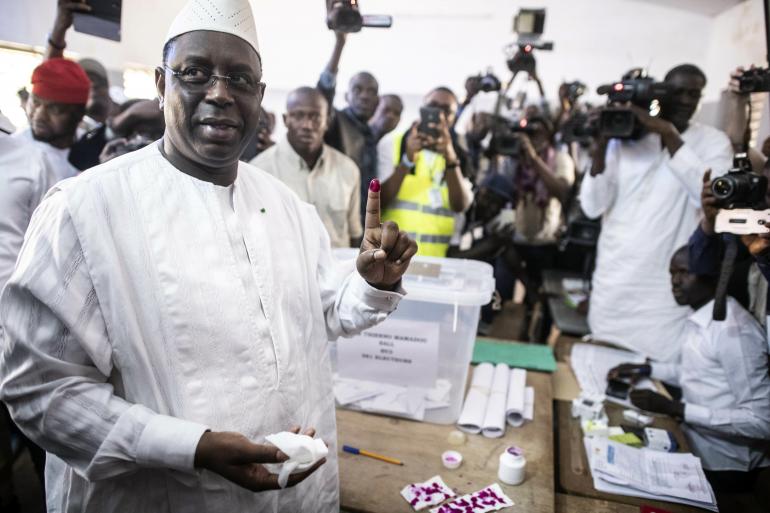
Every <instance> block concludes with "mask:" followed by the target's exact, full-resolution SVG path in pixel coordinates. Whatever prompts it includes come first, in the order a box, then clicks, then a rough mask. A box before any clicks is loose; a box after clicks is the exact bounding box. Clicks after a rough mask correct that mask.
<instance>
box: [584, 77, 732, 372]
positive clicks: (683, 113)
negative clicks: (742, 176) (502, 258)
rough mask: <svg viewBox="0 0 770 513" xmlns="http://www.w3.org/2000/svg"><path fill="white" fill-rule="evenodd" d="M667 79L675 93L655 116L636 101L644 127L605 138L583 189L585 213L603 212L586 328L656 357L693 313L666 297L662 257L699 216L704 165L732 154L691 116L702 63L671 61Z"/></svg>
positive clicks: (667, 357) (672, 346) (718, 164)
mask: <svg viewBox="0 0 770 513" xmlns="http://www.w3.org/2000/svg"><path fill="white" fill-rule="evenodd" d="M666 82H667V83H668V84H669V85H670V86H671V88H672V94H671V96H670V99H669V100H668V101H666V102H663V104H662V106H661V116H660V117H655V118H654V117H651V116H650V115H649V114H647V113H646V112H644V111H643V110H642V109H639V108H636V109H635V110H636V113H637V118H638V119H639V122H640V124H641V125H643V126H644V128H645V129H646V131H647V133H646V135H644V136H643V137H642V138H640V139H639V140H636V141H620V140H617V139H615V140H612V141H610V142H609V145H608V146H606V145H605V146H603V147H602V148H601V149H600V151H599V154H598V155H597V156H598V158H595V159H594V164H593V169H592V170H591V174H590V176H588V175H587V176H586V177H585V179H584V180H583V183H582V185H581V190H580V205H581V207H582V208H583V211H584V212H585V214H586V215H587V216H588V217H592V218H595V217H601V219H602V231H601V235H600V236H599V243H598V249H597V262H596V270H595V271H594V275H593V282H592V292H591V300H590V307H589V312H588V323H589V325H590V327H591V332H592V334H593V336H594V338H596V339H598V340H603V341H606V342H612V343H614V344H618V345H621V346H625V347H627V348H629V349H631V350H634V351H637V352H639V353H642V354H644V355H645V356H647V357H649V358H652V359H654V360H658V361H671V360H676V359H677V358H678V357H679V350H680V346H681V340H682V338H683V337H682V331H683V330H684V328H685V324H686V322H687V318H688V316H689V310H688V309H687V308H686V307H683V306H679V305H677V304H676V302H675V301H674V299H673V297H672V296H671V286H670V280H669V276H668V263H669V261H670V259H671V256H672V255H673V254H674V251H676V249H677V248H679V247H681V246H683V245H684V244H686V243H687V240H688V239H689V237H690V235H691V234H692V232H693V230H695V227H696V226H697V224H698V212H699V208H700V191H701V188H702V186H703V173H704V172H705V171H706V170H707V169H711V170H712V175H713V176H716V175H721V174H724V173H725V172H726V171H727V170H728V169H729V166H730V163H731V156H732V154H731V146H730V141H729V140H728V139H727V136H726V135H725V134H723V133H722V132H720V131H719V130H716V129H715V128H712V127H709V126H705V125H702V124H700V123H695V122H691V121H690V120H691V118H692V116H693V115H694V114H695V112H696V110H697V107H698V104H699V101H700V96H701V92H702V90H703V88H704V87H705V85H706V77H705V75H704V74H703V72H702V71H700V70H699V69H698V68H696V67H695V66H692V65H682V66H677V67H676V68H674V69H672V70H671V71H670V72H669V73H668V74H667V75H666ZM605 144H606V143H605ZM605 149H606V152H605Z"/></svg>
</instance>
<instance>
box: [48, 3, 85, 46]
mask: <svg viewBox="0 0 770 513" xmlns="http://www.w3.org/2000/svg"><path fill="white" fill-rule="evenodd" d="M76 12H91V6H90V5H88V4H86V3H85V1H80V2H78V1H75V2H73V1H72V0H59V1H58V3H57V6H56V21H55V22H54V24H53V31H52V32H51V39H53V38H54V37H56V36H60V37H61V39H62V40H61V41H56V40H54V43H57V44H60V43H64V41H63V39H64V34H65V33H66V32H67V30H68V29H69V28H70V27H71V26H72V23H73V13H76Z"/></svg>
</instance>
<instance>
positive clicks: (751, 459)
mask: <svg viewBox="0 0 770 513" xmlns="http://www.w3.org/2000/svg"><path fill="white" fill-rule="evenodd" d="M713 308H714V302H713V301H711V302H710V303H709V304H707V305H706V306H704V307H702V308H700V309H699V310H697V311H696V312H695V313H693V314H692V315H690V317H689V319H688V321H687V323H686V329H685V333H684V343H683V344H682V360H681V364H658V363H656V364H653V366H652V369H653V377H655V378H657V379H662V380H664V381H668V382H671V383H674V384H678V385H679V386H681V387H682V398H683V400H684V402H685V410H684V417H685V425H684V428H685V430H684V431H685V435H686V437H687V440H688V442H689V444H690V446H691V447H692V449H693V451H694V452H695V453H696V454H697V455H698V456H700V458H701V459H702V460H703V467H704V468H706V469H708V470H738V471H743V472H745V471H749V470H752V469H755V468H759V467H767V466H770V376H768V359H767V356H768V353H767V343H766V341H765V332H764V330H763V329H762V327H761V326H760V325H759V323H758V322H757V321H756V319H754V318H753V317H752V316H751V314H750V313H749V312H748V311H746V310H745V309H744V308H743V307H742V306H741V305H740V303H738V302H737V301H736V300H734V299H733V298H731V297H730V298H728V299H727V316H726V318H725V320H724V321H721V322H718V321H714V320H712V312H713Z"/></svg>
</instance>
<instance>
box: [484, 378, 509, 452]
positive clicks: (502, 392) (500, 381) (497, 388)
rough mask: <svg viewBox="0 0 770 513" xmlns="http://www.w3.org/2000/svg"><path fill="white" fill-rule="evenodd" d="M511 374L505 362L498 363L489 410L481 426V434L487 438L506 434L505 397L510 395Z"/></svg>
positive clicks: (490, 394)
mask: <svg viewBox="0 0 770 513" xmlns="http://www.w3.org/2000/svg"><path fill="white" fill-rule="evenodd" d="M510 376H511V369H510V368H509V367H508V366H507V365H506V364H504V363H498V364H497V366H496V367H495V375H494V377H493V379H492V389H491V391H490V393H489V402H488V403H487V411H486V413H485V414H484V423H483V424H482V428H481V434H483V435H484V436H486V437H487V438H500V437H501V436H503V435H504V434H505V413H506V411H505V410H506V408H505V407H506V404H505V398H506V396H507V395H508V380H509V378H510Z"/></svg>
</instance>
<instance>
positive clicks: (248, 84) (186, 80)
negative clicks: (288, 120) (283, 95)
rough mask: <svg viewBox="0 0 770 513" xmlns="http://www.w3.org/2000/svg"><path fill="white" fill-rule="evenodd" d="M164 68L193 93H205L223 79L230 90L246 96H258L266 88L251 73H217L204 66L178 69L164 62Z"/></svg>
mask: <svg viewBox="0 0 770 513" xmlns="http://www.w3.org/2000/svg"><path fill="white" fill-rule="evenodd" d="M163 68H164V69H166V70H168V72H169V73H171V74H172V75H174V77H176V79H177V80H179V82H181V83H182V85H183V86H184V87H185V88H186V89H187V90H188V91H190V92H193V93H205V92H206V91H208V90H209V88H211V87H213V86H214V84H215V83H216V81H217V80H223V81H224V82H225V87H226V88H227V90H228V91H232V92H233V93H238V94H242V95H245V96H256V95H258V94H261V93H263V92H264V90H265V83H264V82H259V81H258V80H257V79H256V78H255V77H254V76H253V75H252V74H250V73H239V72H236V73H228V74H227V75H215V74H214V73H212V72H211V70H210V69H208V68H204V67H202V66H189V67H187V68H184V69H182V70H179V71H177V70H175V69H173V68H171V67H170V66H167V65H165V64H164V65H163Z"/></svg>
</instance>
